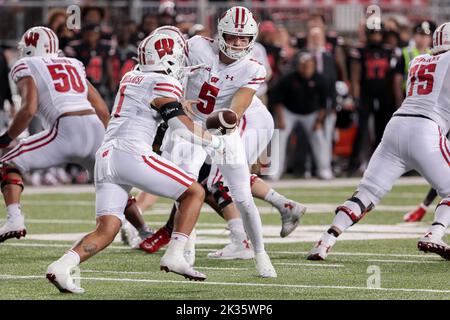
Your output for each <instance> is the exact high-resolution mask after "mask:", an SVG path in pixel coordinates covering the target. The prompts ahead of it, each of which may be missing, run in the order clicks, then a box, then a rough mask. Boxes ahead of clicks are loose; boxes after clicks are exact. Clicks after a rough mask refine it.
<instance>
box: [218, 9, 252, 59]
mask: <svg viewBox="0 0 450 320" xmlns="http://www.w3.org/2000/svg"><path fill="white" fill-rule="evenodd" d="M217 31H218V33H219V48H220V51H222V52H223V54H225V55H226V56H227V57H229V58H231V59H234V60H238V59H241V58H243V57H245V56H246V55H247V54H248V53H249V52H250V51H251V50H252V48H253V44H254V43H255V40H256V37H257V36H258V23H257V22H256V20H255V18H254V17H253V14H252V13H251V12H250V10H248V9H247V8H245V7H232V8H231V9H228V10H227V11H226V12H225V13H224V14H223V16H222V17H221V18H220V19H219V23H218V25H217ZM224 34H232V35H237V36H248V37H251V39H250V42H249V44H248V45H247V46H246V47H234V46H231V45H229V44H227V42H226V41H225V38H224Z"/></svg>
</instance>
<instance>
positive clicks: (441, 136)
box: [439, 130, 450, 166]
mask: <svg viewBox="0 0 450 320" xmlns="http://www.w3.org/2000/svg"><path fill="white" fill-rule="evenodd" d="M444 144H445V138H443V134H442V132H441V130H439V148H440V149H441V153H442V156H443V157H444V159H445V162H447V164H448V165H449V166H450V161H449V159H448V155H446V154H445V151H444V148H443V145H444Z"/></svg>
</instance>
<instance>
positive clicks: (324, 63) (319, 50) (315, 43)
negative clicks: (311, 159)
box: [308, 27, 338, 154]
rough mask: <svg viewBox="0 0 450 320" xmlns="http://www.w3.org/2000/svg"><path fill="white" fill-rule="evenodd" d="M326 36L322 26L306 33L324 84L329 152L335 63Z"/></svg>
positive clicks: (335, 77)
mask: <svg viewBox="0 0 450 320" xmlns="http://www.w3.org/2000/svg"><path fill="white" fill-rule="evenodd" d="M325 44H326V38H325V33H324V31H323V29H322V28H319V27H313V28H311V29H310V30H309V33H308V51H309V52H310V53H311V54H312V55H313V57H314V59H315V62H316V72H317V73H318V74H320V75H321V76H322V77H323V80H324V86H325V99H326V100H325V109H326V116H325V120H324V133H325V138H326V141H327V145H328V149H329V153H330V154H332V150H333V137H334V128H335V124H336V81H337V80H338V76H337V65H336V61H335V59H334V57H333V55H332V53H331V52H329V51H327V50H326V48H325Z"/></svg>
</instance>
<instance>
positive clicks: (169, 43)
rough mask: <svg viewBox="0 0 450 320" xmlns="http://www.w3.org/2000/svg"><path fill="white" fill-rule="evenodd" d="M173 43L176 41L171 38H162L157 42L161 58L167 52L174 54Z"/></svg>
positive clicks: (156, 45)
mask: <svg viewBox="0 0 450 320" xmlns="http://www.w3.org/2000/svg"><path fill="white" fill-rule="evenodd" d="M173 45H174V41H173V39H170V38H166V39H161V40H159V41H157V42H155V49H156V51H157V52H158V55H159V58H160V59H161V58H162V57H164V56H165V55H166V54H173Z"/></svg>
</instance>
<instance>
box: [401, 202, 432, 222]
mask: <svg viewBox="0 0 450 320" xmlns="http://www.w3.org/2000/svg"><path fill="white" fill-rule="evenodd" d="M426 213H427V208H426V207H423V206H419V207H417V208H416V209H414V210H413V211H410V212H408V213H407V214H405V215H404V216H403V221H405V222H418V221H420V220H422V218H423V217H424V216H425V214H426Z"/></svg>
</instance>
